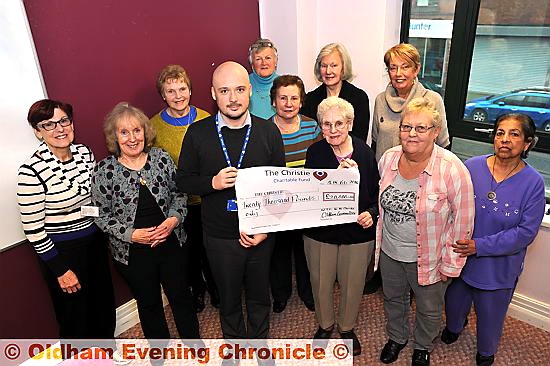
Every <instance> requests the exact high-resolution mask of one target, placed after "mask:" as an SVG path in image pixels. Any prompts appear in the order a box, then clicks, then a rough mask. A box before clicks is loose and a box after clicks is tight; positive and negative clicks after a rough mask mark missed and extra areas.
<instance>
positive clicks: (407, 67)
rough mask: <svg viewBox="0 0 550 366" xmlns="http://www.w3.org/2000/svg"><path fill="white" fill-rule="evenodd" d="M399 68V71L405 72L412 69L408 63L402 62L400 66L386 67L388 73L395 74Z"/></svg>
mask: <svg viewBox="0 0 550 366" xmlns="http://www.w3.org/2000/svg"><path fill="white" fill-rule="evenodd" d="M399 69H401V71H403V72H407V71H409V70H410V69H412V66H411V65H409V64H403V65H401V66H397V65H391V66H390V67H388V71H389V72H390V74H396V73H397V71H398V70H399Z"/></svg>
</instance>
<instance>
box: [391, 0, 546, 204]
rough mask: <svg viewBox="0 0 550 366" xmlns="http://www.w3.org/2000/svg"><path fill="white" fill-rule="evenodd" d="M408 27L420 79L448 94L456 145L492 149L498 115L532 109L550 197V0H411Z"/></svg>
mask: <svg viewBox="0 0 550 366" xmlns="http://www.w3.org/2000/svg"><path fill="white" fill-rule="evenodd" d="M446 22H447V23H446ZM449 23H450V24H449ZM402 28H403V29H404V30H405V31H403V29H402V32H401V38H402V41H404V42H410V43H412V44H414V45H415V46H416V47H417V48H418V49H419V51H420V53H421V57H422V59H423V61H424V65H423V66H425V67H426V69H424V68H423V69H422V70H421V73H419V80H420V81H421V82H422V83H427V84H428V87H429V84H430V83H434V84H435V87H433V88H432V89H434V90H437V87H438V86H439V87H440V89H441V90H438V91H439V92H440V93H441V94H442V95H443V96H444V100H445V108H446V112H447V120H448V123H449V131H450V133H451V136H452V149H453V151H454V152H455V153H456V154H457V155H459V156H460V157H461V158H463V159H466V158H469V157H471V156H474V155H480V154H484V153H490V152H492V146H491V143H490V142H491V141H490V139H489V132H490V131H491V129H492V125H493V123H494V121H495V119H496V118H498V117H499V116H500V115H502V114H504V113H509V112H520V113H525V114H528V115H529V116H531V118H533V120H534V121H535V124H536V126H537V135H538V136H539V142H538V144H537V146H536V147H535V151H534V152H532V153H531V154H530V155H529V159H528V162H529V164H531V165H532V166H534V167H535V168H536V169H537V170H538V171H539V172H540V173H541V174H542V175H543V177H544V179H545V183H546V188H547V190H546V191H547V197H548V196H550V156H549V155H550V103H549V102H550V57H549V56H548V55H550V0H529V1H526V2H523V1H516V0H461V1H456V0H404V2H403V19H402Z"/></svg>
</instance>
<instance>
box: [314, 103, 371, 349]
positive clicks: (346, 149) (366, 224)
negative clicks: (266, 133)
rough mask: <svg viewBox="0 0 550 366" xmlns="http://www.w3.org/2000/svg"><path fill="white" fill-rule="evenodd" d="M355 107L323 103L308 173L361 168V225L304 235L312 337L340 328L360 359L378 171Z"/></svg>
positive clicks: (320, 337) (318, 229)
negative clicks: (358, 129)
mask: <svg viewBox="0 0 550 366" xmlns="http://www.w3.org/2000/svg"><path fill="white" fill-rule="evenodd" d="M354 114H355V113H354V108H353V106H352V105H351V104H350V103H349V102H347V101H345V100H344V99H342V98H339V97H329V98H327V99H325V100H323V101H322V102H321V103H320V104H319V108H318V114H317V116H318V120H319V123H320V125H321V129H322V132H323V137H324V139H323V140H321V141H318V142H316V143H315V144H313V145H311V146H310V147H309V148H308V150H307V154H306V164H305V167H306V168H313V169H341V168H349V169H358V170H359V175H360V183H359V216H358V218H357V222H352V223H346V224H339V225H330V226H324V227H315V228H311V229H306V230H304V249H305V253H306V259H307V263H308V267H309V272H310V279H311V287H312V290H313V299H314V302H315V314H316V316H317V321H318V322H319V328H318V329H317V332H316V333H315V335H314V336H313V338H314V339H316V342H317V343H318V344H321V343H320V342H324V341H320V340H325V341H326V339H328V338H330V337H331V335H332V332H333V331H334V328H335V327H338V330H339V332H340V336H341V337H342V338H343V339H351V340H352V342H353V355H354V356H357V355H359V354H361V343H360V342H359V339H358V338H357V335H356V334H355V332H354V327H355V324H356V321H357V316H358V313H359V305H360V303H361V297H362V295H363V287H364V286H365V274H366V272H367V267H368V265H369V261H370V258H371V256H372V252H373V250H374V238H375V229H374V228H375V227H376V220H377V218H378V180H379V178H380V176H379V174H378V168H377V166H376V160H375V158H374V152H373V151H372V150H371V148H370V147H369V146H368V145H367V144H366V143H365V142H364V141H362V140H360V139H358V138H357V137H355V136H351V135H350V134H349V131H350V130H351V128H352V126H353V124H354ZM336 280H338V285H339V286H340V306H339V309H338V315H337V316H336V315H335V314H334V301H333V296H334V294H333V292H334V290H333V289H334V283H335V282H336Z"/></svg>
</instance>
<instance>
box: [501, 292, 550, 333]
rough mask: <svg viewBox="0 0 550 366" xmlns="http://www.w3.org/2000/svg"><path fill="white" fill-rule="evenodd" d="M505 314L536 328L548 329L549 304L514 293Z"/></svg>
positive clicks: (549, 329)
mask: <svg viewBox="0 0 550 366" xmlns="http://www.w3.org/2000/svg"><path fill="white" fill-rule="evenodd" d="M507 315H509V316H511V317H512V318H515V319H518V320H521V321H523V322H525V323H528V324H531V325H533V326H535V327H537V328H541V329H544V330H546V331H550V304H546V303H543V302H540V301H537V300H535V299H532V298H530V297H527V296H524V295H522V294H518V293H515V294H514V296H513V297H512V302H511V303H510V308H509V309H508V314H507Z"/></svg>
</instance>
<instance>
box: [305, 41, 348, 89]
mask: <svg viewBox="0 0 550 366" xmlns="http://www.w3.org/2000/svg"><path fill="white" fill-rule="evenodd" d="M333 52H338V54H339V55H340V58H341V59H342V71H343V74H342V80H349V81H352V80H353V69H352V67H351V57H350V56H349V53H348V50H346V47H344V45H343V44H341V43H329V44H327V45H326V46H325V47H323V48H321V51H319V54H318V55H317V59H316V60H315V66H313V73H314V74H315V77H316V78H317V81H320V82H323V78H322V77H321V60H322V59H323V57H325V56H328V55H330V54H331V53H333Z"/></svg>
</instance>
